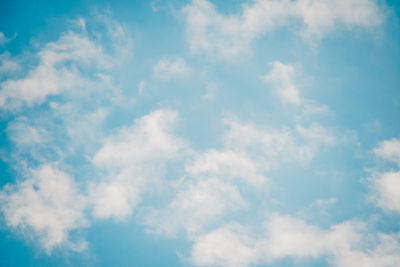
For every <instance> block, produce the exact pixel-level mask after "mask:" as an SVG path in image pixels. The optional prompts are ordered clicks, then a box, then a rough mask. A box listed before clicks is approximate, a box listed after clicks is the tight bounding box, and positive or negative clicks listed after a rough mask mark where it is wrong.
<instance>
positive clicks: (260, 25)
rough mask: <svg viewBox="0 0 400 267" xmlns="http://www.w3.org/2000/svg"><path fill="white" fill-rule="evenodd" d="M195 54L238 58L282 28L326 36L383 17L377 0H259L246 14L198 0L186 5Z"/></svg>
mask: <svg viewBox="0 0 400 267" xmlns="http://www.w3.org/2000/svg"><path fill="white" fill-rule="evenodd" d="M183 13H184V15H185V17H186V23H187V34H188V38H189V44H190V48H191V50H192V51H193V52H205V53H208V54H209V55H211V56H217V57H219V58H222V59H228V60H229V59H232V57H235V56H237V55H239V54H242V53H247V52H249V48H250V47H251V43H252V41H253V40H254V39H256V38H257V37H260V36H262V35H264V34H266V33H268V32H271V31H273V30H275V29H276V28H279V27H284V26H287V27H291V26H293V24H295V25H297V24H298V25H299V26H298V27H292V28H293V29H295V30H299V31H300V33H301V34H302V35H303V36H304V37H305V38H308V39H309V38H311V39H315V38H322V37H324V36H325V35H327V34H329V33H330V32H332V31H334V30H335V29H336V28H339V26H344V27H346V28H348V29H352V28H356V27H357V28H370V27H374V26H377V25H379V24H380V23H381V22H382V21H383V14H382V11H381V10H380V8H379V7H378V5H377V4H376V3H375V1H373V0H347V1H343V0H333V1H327V0H319V1H310V0H295V1H288V0H284V1H275V0H255V1H252V3H251V4H244V5H243V8H242V11H241V13H240V14H222V13H219V12H218V11H217V10H216V9H215V7H214V6H213V5H212V4H211V3H210V2H208V1H207V0H193V1H192V3H191V4H189V5H187V6H186V7H184V8H183Z"/></svg>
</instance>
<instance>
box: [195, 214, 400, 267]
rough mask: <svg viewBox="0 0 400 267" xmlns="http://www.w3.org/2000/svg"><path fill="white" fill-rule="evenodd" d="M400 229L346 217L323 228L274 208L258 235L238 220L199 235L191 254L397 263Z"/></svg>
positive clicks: (346, 266) (240, 260)
mask: <svg viewBox="0 0 400 267" xmlns="http://www.w3.org/2000/svg"><path fill="white" fill-rule="evenodd" d="M399 241H400V239H399V235H398V234H383V233H372V232H369V231H368V228H367V227H366V226H365V225H364V224H363V223H361V222H357V221H347V222H344V223H340V224H336V225H333V226H332V227H330V229H321V228H319V227H317V226H314V225H310V224H308V223H307V222H305V221H303V220H300V219H296V218H293V217H290V216H284V215H280V214H272V215H271V216H270V218H269V220H267V221H266V222H265V231H264V233H262V234H260V233H258V234H257V235H256V234H255V233H254V232H252V230H251V229H249V228H248V227H245V226H243V225H240V224H237V223H231V224H228V225H225V226H222V227H220V228H217V229H215V230H213V231H211V232H209V233H207V234H205V235H203V236H200V237H198V238H197V239H196V240H195V242H194V245H193V247H192V251H191V260H192V262H193V263H194V264H196V265H198V266H227V267H241V266H250V265H253V264H263V263H264V264H266V263H273V262H276V261H278V260H280V259H283V258H286V257H292V258H294V259H296V260H307V259H316V258H325V259H326V260H327V261H328V262H329V263H330V264H331V265H332V266H338V267H350V266H355V265H360V266H386V267H394V266H396V264H397V263H398V261H399V259H400V254H399V252H400V243H399Z"/></svg>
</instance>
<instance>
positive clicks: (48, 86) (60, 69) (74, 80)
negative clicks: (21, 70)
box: [0, 32, 107, 109]
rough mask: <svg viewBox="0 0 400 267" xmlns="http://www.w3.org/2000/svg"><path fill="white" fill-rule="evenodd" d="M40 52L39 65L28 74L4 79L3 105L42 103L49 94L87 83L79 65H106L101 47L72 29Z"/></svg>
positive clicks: (7, 107) (9, 107)
mask: <svg viewBox="0 0 400 267" xmlns="http://www.w3.org/2000/svg"><path fill="white" fill-rule="evenodd" d="M38 55H39V58H40V59H39V65H38V66H37V67H36V68H35V69H33V70H30V71H29V72H28V74H27V76H26V77H25V78H22V79H19V80H6V81H4V82H2V83H1V85H0V86H1V91H0V106H1V107H2V108H5V109H13V108H17V107H20V106H21V105H23V104H27V105H28V106H32V105H33V104H36V103H42V102H43V101H44V100H45V99H46V97H47V96H51V95H57V94H60V93H62V92H63V91H66V90H74V89H77V88H81V87H82V86H83V85H85V84H86V80H85V79H84V78H83V77H82V76H81V74H80V73H79V71H78V70H77V69H76V66H77V65H78V66H79V65H80V64H84V65H88V64H93V65H95V66H106V65H107V63H106V62H105V61H104V58H105V55H104V54H103V53H102V51H101V48H100V47H98V46H97V45H96V44H95V43H93V42H92V41H90V40H89V39H88V38H86V37H83V36H79V35H77V34H75V33H73V32H69V33H66V34H65V35H63V36H62V37H61V38H60V39H59V40H58V41H56V42H53V43H49V44H47V45H46V47H45V48H44V49H43V50H42V51H40V52H39V54H38ZM65 63H71V64H77V65H75V67H66V66H63V64H65ZM73 66H74V65H73Z"/></svg>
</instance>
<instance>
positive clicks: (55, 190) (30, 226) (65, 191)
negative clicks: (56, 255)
mask: <svg viewBox="0 0 400 267" xmlns="http://www.w3.org/2000/svg"><path fill="white" fill-rule="evenodd" d="M29 175H30V176H31V178H28V179H26V180H25V181H23V182H18V183H17V184H15V185H11V184H9V185H6V186H5V187H4V188H3V189H2V190H1V191H0V204H1V206H0V208H1V211H2V212H3V214H4V217H5V221H6V223H7V225H8V226H9V227H12V228H14V229H18V230H21V232H22V233H23V234H26V235H28V236H29V235H30V233H31V232H30V231H33V232H34V233H35V235H34V236H37V237H38V238H39V239H40V242H41V243H42V244H43V246H44V248H45V249H46V250H47V252H51V250H52V249H53V248H54V247H56V246H62V245H67V246H69V248H70V249H77V250H82V249H84V248H85V241H82V240H80V241H79V242H77V243H73V242H71V241H70V240H69V232H70V231H72V230H74V229H77V228H80V227H83V226H86V225H87V221H86V218H85V215H84V210H85V208H86V201H85V198H84V197H83V196H82V195H81V194H79V192H78V191H79V190H78V188H77V186H76V185H75V183H74V180H73V179H72V178H71V177H70V176H69V175H67V174H66V173H64V172H62V171H60V170H58V169H57V168H55V167H53V166H51V165H43V166H41V167H39V168H38V169H35V170H31V172H30V173H29Z"/></svg>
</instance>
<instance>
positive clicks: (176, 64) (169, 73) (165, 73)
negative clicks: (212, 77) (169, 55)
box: [153, 58, 191, 80]
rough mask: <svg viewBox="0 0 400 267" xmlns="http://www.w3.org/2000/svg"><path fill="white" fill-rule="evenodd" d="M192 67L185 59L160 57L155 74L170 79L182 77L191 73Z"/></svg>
mask: <svg viewBox="0 0 400 267" xmlns="http://www.w3.org/2000/svg"><path fill="white" fill-rule="evenodd" d="M190 71H191V68H190V67H189V66H188V65H187V64H186V62H185V60H183V59H182V58H178V59H177V60H175V61H170V60H168V59H165V58H164V59H160V60H159V61H158V62H157V63H156V65H154V68H153V73H154V75H155V76H156V77H157V78H159V79H162V80H169V79H172V78H174V77H182V76H184V75H187V74H188V73H190Z"/></svg>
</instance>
